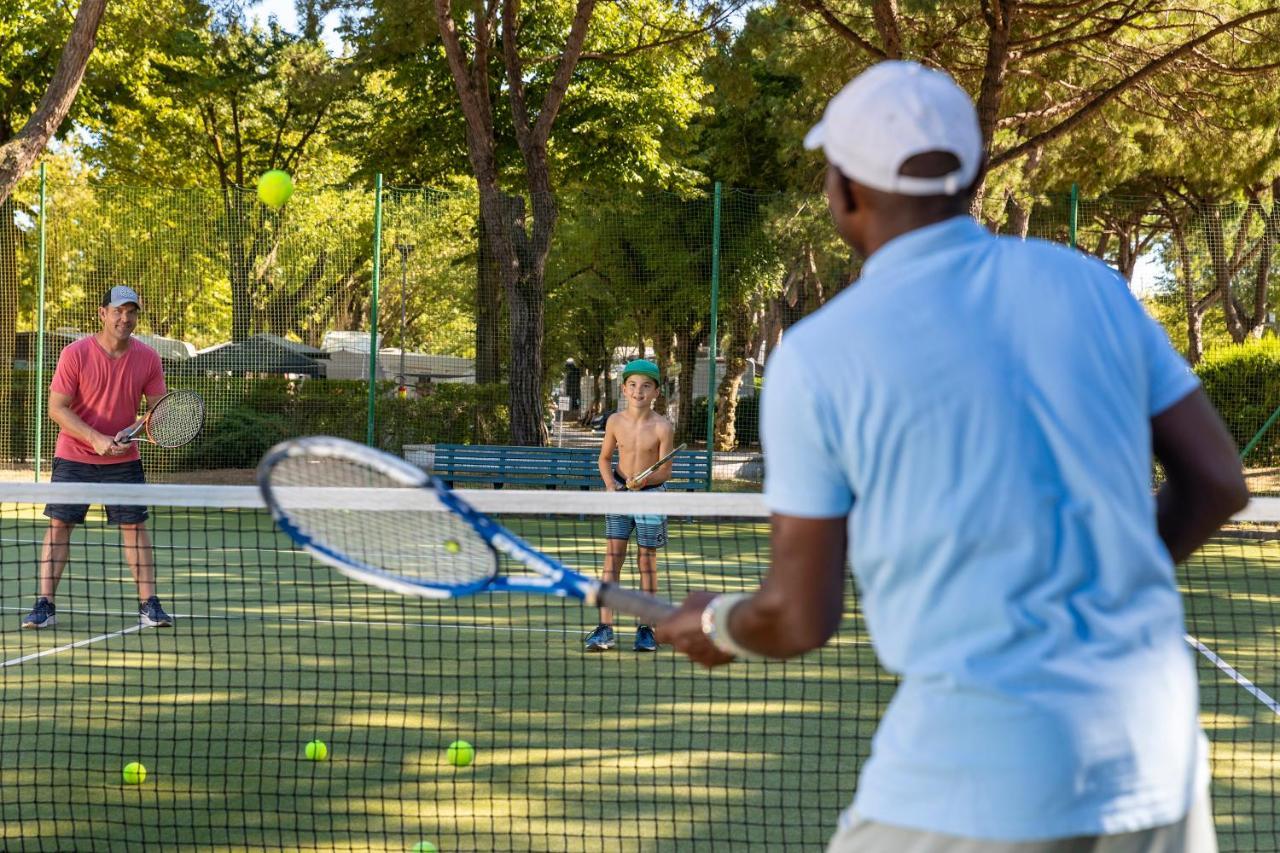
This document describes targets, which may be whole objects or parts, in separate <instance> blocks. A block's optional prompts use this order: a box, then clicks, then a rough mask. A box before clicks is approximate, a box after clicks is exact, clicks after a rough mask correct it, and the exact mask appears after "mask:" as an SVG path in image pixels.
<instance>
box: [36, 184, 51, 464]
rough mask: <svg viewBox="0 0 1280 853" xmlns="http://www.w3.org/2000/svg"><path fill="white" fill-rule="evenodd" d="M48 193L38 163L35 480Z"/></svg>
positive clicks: (40, 432)
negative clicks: (38, 236)
mask: <svg viewBox="0 0 1280 853" xmlns="http://www.w3.org/2000/svg"><path fill="white" fill-rule="evenodd" d="M48 210H49V206H48V195H47V194H46V191H45V168H44V163H41V164H40V239H39V241H38V242H37V246H38V249H37V253H38V254H37V260H36V294H37V296H36V300H37V303H36V305H37V307H36V405H35V411H34V413H33V417H34V418H35V420H36V482H37V483H38V482H40V461H41V457H43V456H44V287H45V277H44V267H45V226H46V225H47V224H48V221H49V214H48Z"/></svg>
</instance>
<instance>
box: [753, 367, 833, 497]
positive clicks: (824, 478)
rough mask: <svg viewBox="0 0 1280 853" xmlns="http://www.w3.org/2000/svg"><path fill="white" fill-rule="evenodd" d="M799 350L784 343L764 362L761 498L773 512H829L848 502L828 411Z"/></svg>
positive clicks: (813, 368) (810, 368)
mask: <svg viewBox="0 0 1280 853" xmlns="http://www.w3.org/2000/svg"><path fill="white" fill-rule="evenodd" d="M818 368H819V366H818V365H806V364H804V363H803V354H802V353H800V352H797V351H796V349H795V348H794V347H788V346H787V345H786V344H785V343H784V344H783V345H782V346H781V347H779V348H778V349H777V350H775V351H774V353H773V355H772V356H771V357H770V358H769V362H768V364H766V365H765V374H764V389H763V393H764V398H763V400H762V401H761V416H760V438H761V443H762V444H763V446H764V470H765V486H764V501H765V504H766V505H767V506H768V507H769V509H770V510H772V511H773V512H776V513H779V514H781V515H794V516H800V517H803V518H835V517H837V516H842V515H848V514H849V510H850V509H852V508H853V491H852V489H850V487H849V482H848V478H847V477H846V476H845V472H844V468H843V466H842V465H841V460H840V456H839V451H838V446H839V442H838V441H837V440H836V436H835V435H833V434H829V433H830V431H831V425H832V424H834V423H835V419H834V418H833V417H832V415H833V413H832V412H831V411H830V410H829V409H827V408H826V407H825V406H824V405H823V404H822V403H821V402H820V401H819V399H818V397H817V395H816V394H815V393H814V389H813V387H812V384H811V382H812V379H813V377H812V373H813V371H814V370H815V369H818Z"/></svg>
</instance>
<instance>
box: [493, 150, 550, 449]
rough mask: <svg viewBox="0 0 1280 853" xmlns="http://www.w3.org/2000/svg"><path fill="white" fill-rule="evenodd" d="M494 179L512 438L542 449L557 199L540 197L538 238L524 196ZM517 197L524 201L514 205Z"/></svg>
mask: <svg viewBox="0 0 1280 853" xmlns="http://www.w3.org/2000/svg"><path fill="white" fill-rule="evenodd" d="M493 178H494V179H493V180H482V181H478V182H477V183H478V184H479V188H480V205H481V212H482V214H483V215H484V216H485V217H486V218H487V220H488V228H489V232H490V234H491V235H493V236H494V237H495V238H496V239H495V240H494V241H493V246H494V249H495V254H496V255H497V256H498V261H499V269H500V271H501V273H502V284H503V290H504V292H505V296H506V300H507V312H508V315H509V316H510V318H511V329H510V340H511V371H510V377H509V379H508V383H507V384H508V388H509V405H510V409H511V441H512V443H513V444H516V445H518V446H527V447H541V446H544V445H545V444H546V443H547V438H548V433H547V425H546V420H545V406H544V401H543V395H542V379H543V376H542V368H543V364H542V338H543V297H544V288H545V282H544V278H543V273H544V270H545V267H546V259H547V251H546V250H541V251H539V249H541V248H542V247H543V246H546V247H547V249H549V246H550V234H549V232H550V230H552V229H554V227H555V203H554V201H551V204H550V210H549V211H548V209H547V199H546V198H543V199H535V201H534V208H535V210H534V221H533V230H534V235H533V239H532V240H530V238H529V235H528V233H527V232H526V231H525V222H524V199H523V198H519V197H513V196H508V195H506V194H504V193H503V192H501V190H499V189H498V186H497V181H496V174H495V175H494V176H493ZM512 198H515V199H516V200H517V201H518V202H519V203H518V204H514V205H513V204H512V203H511V199H512ZM531 244H532V245H531Z"/></svg>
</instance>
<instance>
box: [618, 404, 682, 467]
mask: <svg viewBox="0 0 1280 853" xmlns="http://www.w3.org/2000/svg"><path fill="white" fill-rule="evenodd" d="M609 429H611V430H612V431H613V435H614V439H615V440H616V441H617V445H618V473H620V474H622V475H623V477H632V476H634V475H636V474H639V473H640V472H641V471H643V470H644V469H645V468H648V467H649V466H650V465H652V464H653V463H655V462H657V461H658V459H659V457H661V456H662V439H663V436H664V435H667V434H668V433H669V432H670V430H671V424H670V422H669V421H667V419H666V418H664V417H663V416H662V415H659V414H658V413H657V412H652V411H650V412H645V413H643V414H641V415H638V416H637V415H635V414H633V413H631V412H620V413H618V414H617V415H614V416H613V417H611V418H609Z"/></svg>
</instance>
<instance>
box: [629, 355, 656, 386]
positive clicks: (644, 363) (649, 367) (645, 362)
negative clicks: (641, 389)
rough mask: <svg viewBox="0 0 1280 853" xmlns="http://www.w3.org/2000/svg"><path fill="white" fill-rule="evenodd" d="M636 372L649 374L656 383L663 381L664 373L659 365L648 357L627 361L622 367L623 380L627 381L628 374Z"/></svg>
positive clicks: (642, 374)
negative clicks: (659, 368)
mask: <svg viewBox="0 0 1280 853" xmlns="http://www.w3.org/2000/svg"><path fill="white" fill-rule="evenodd" d="M636 373H638V374H640V375H641V376H648V377H649V378H650V379H652V380H653V381H654V382H655V383H658V382H661V381H662V374H661V373H659V372H658V365H656V364H654V363H653V362H652V361H649V359H647V358H637V359H636V360H635V361H629V362H627V366H626V367H624V368H622V381H623V382H626V381H627V377H628V376H631V375H633V374H636Z"/></svg>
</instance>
